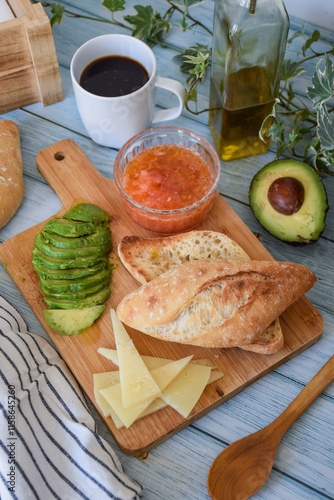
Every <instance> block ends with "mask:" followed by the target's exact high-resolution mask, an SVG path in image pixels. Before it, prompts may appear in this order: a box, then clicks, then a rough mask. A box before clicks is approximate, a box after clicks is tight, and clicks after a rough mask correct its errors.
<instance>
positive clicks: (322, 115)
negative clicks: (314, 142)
mask: <svg viewBox="0 0 334 500" xmlns="http://www.w3.org/2000/svg"><path fill="white" fill-rule="evenodd" d="M318 136H319V139H320V142H321V147H322V149H323V150H324V151H333V150H334V122H333V120H332V119H331V117H330V116H329V113H328V111H327V108H326V107H325V105H322V106H321V107H320V108H319V110H318Z"/></svg>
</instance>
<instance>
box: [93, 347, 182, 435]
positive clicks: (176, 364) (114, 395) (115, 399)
mask: <svg viewBox="0 0 334 500" xmlns="http://www.w3.org/2000/svg"><path fill="white" fill-rule="evenodd" d="M191 358H192V356H188V357H186V358H182V359H178V360H176V361H172V362H171V363H169V364H168V365H164V366H161V367H159V368H156V369H155V370H152V372H151V375H152V377H153V378H154V380H155V381H156V382H157V384H158V386H159V387H160V390H163V389H165V388H166V387H167V386H168V385H169V384H170V383H171V382H172V381H173V380H174V379H175V378H176V377H177V376H178V375H179V374H180V373H181V372H182V371H183V370H184V369H185V367H186V365H187V364H188V363H189V361H190V360H191ZM100 393H101V395H102V396H103V397H104V398H105V399H106V401H107V402H108V404H109V405H110V407H111V408H112V409H113V410H114V412H115V413H116V415H117V417H118V418H119V419H120V420H121V421H122V422H123V424H124V425H125V427H130V425H131V424H133V422H135V420H137V419H138V417H139V415H141V414H142V413H143V412H144V411H145V410H146V408H148V407H149V406H150V404H151V403H152V401H153V399H151V400H146V401H142V402H140V403H136V404H133V405H131V406H128V407H124V405H123V399H122V382H121V383H120V384H116V385H113V386H111V387H107V388H105V389H102V390H101V391H100Z"/></svg>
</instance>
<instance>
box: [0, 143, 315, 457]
mask: <svg viewBox="0 0 334 500" xmlns="http://www.w3.org/2000/svg"><path fill="white" fill-rule="evenodd" d="M36 162H37V166H38V169H39V171H40V173H41V174H42V175H43V177H44V178H45V180H46V181H47V183H48V184H49V185H50V187H51V188H52V189H53V190H54V191H55V193H56V194H57V196H58V197H59V199H60V201H61V203H62V208H61V210H60V211H59V213H58V214H55V215H61V214H63V213H64V212H65V211H67V210H68V209H69V208H70V207H71V206H72V205H73V203H75V202H77V201H78V200H80V201H86V202H90V203H95V204H97V205H99V206H100V207H101V208H103V209H104V210H106V211H107V212H108V213H109V215H110V218H111V222H110V228H111V231H112V241H113V253H112V255H111V259H112V260H113V262H114V263H115V264H116V269H115V270H114V271H113V275H112V283H111V297H110V299H109V300H108V301H107V303H106V310H105V311H104V313H103V314H102V316H101V317H100V319H99V320H98V321H97V322H96V323H95V324H94V325H93V326H92V327H91V328H89V329H88V330H86V331H85V332H83V333H82V334H80V335H78V336H76V337H66V336H62V335H59V334H57V333H56V332H55V331H54V330H52V329H51V328H50V327H49V326H48V325H47V323H46V321H45V319H44V313H43V310H44V309H46V307H45V304H44V302H43V296H42V293H41V291H40V289H39V286H38V277H37V274H36V273H35V271H34V269H33V267H32V263H31V251H32V247H33V241H34V237H35V235H36V234H37V233H38V232H39V231H40V230H41V229H42V227H43V225H44V223H45V221H43V222H42V223H40V224H38V225H36V226H34V227H32V228H30V229H28V230H26V231H24V232H22V233H20V234H18V235H16V236H14V237H12V238H10V239H8V240H7V241H5V242H4V243H3V244H2V245H1V246H0V259H1V262H2V264H3V265H4V267H5V268H6V270H7V271H8V273H9V274H10V276H11V277H12V279H13V281H14V282H15V284H16V286H17V287H18V289H19V290H20V292H21V293H22V295H23V296H24V297H25V299H26V300H27V302H28V303H29V305H30V307H31V309H32V310H33V312H34V314H35V315H36V317H37V318H38V319H39V321H40V323H41V324H42V326H43V328H44V329H45V331H46V332H47V333H48V335H49V337H50V339H51V340H52V342H53V343H54V345H55V346H56V347H57V349H58V350H59V352H60V354H61V356H62V357H63V358H64V360H65V361H66V363H67V364H68V366H69V368H70V369H71V371H72V372H73V374H74V376H75V377H76V379H77V380H78V382H79V384H80V385H81V387H82V388H83V390H84V391H85V393H86V394H87V396H88V397H89V398H90V400H91V401H92V403H93V404H95V402H94V395H93V376H92V375H93V373H97V372H103V371H108V370H114V369H116V367H115V366H114V365H113V364H112V363H111V362H110V361H108V360H105V359H104V358H103V357H102V356H100V355H99V354H98V353H97V349H98V348H99V347H111V348H114V347H115V343H114V338H113V333H112V327H111V319H110V314H109V309H110V308H111V307H113V308H115V307H116V306H117V304H118V303H119V301H120V300H121V299H122V298H123V297H124V295H126V294H127V293H129V292H131V291H132V290H134V289H135V288H136V287H138V283H137V282H136V281H135V280H134V279H133V278H132V277H131V276H130V275H129V273H128V272H127V271H126V269H125V268H124V267H123V265H122V264H121V262H120V261H119V259H118V256H117V245H118V243H119V241H120V240H121V238H122V237H123V236H126V235H142V236H152V233H149V232H148V231H145V230H143V229H141V228H140V227H139V226H138V225H136V224H135V223H134V222H133V221H131V220H130V219H129V217H128V216H127V214H126V213H125V211H124V209H123V205H122V201H121V199H120V197H119V194H118V191H117V188H116V185H115V182H114V181H113V180H111V179H106V178H105V177H104V176H103V175H102V174H101V173H99V172H98V171H97V170H96V169H95V167H94V166H93V165H92V163H91V162H90V161H89V159H88V158H87V157H86V155H85V154H84V152H83V151H82V150H81V149H80V148H79V146H77V144H76V143H75V142H73V141H71V140H63V141H60V142H58V143H56V144H53V145H52V146H49V147H47V148H46V149H44V150H42V151H41V152H40V153H39V154H38V155H37V157H36ZM199 228H200V229H211V230H215V231H220V232H223V233H226V234H227V235H228V236H230V237H231V238H233V239H234V240H235V241H236V242H237V243H239V245H241V246H242V247H243V248H244V249H245V251H246V252H247V253H248V254H249V255H250V257H251V258H252V259H258V260H269V259H272V257H271V255H270V254H269V252H268V251H267V250H266V249H265V248H264V247H263V245H262V244H261V242H260V241H259V240H258V239H257V238H256V236H255V235H254V234H253V233H252V232H251V231H250V230H249V229H248V228H247V226H246V225H245V224H244V223H243V222H242V220H241V219H240V218H239V217H238V215H237V214H236V213H235V212H234V211H233V210H232V208H231V207H230V206H229V205H228V204H227V203H226V201H225V200H224V199H223V198H222V197H221V196H220V195H219V194H218V193H217V195H216V198H215V201H214V205H213V208H212V211H211V212H210V214H209V216H208V217H207V219H206V220H205V221H204V222H203V223H202V224H201V226H199ZM281 324H282V330H283V334H284V339H285V345H284V348H283V349H282V350H281V351H280V352H279V353H276V354H273V355H269V356H268V355H267V356H266V355H260V354H254V353H251V352H246V351H242V350H240V349H237V348H233V349H206V348H200V347H193V346H185V345H179V344H176V343H167V342H163V341H160V340H156V339H153V338H151V337H149V336H146V335H144V334H142V333H140V332H138V331H135V330H131V329H128V331H129V334H130V335H131V337H132V339H133V341H134V343H135V345H136V347H137V349H138V351H139V352H140V353H141V354H148V355H153V356H161V357H166V358H167V357H170V358H171V359H177V358H180V357H183V356H187V355H189V354H193V355H194V358H210V359H212V360H213V361H214V363H215V365H216V366H217V368H218V369H219V370H221V371H223V372H224V374H225V377H224V378H223V379H221V380H218V381H216V382H214V383H213V384H211V385H210V386H208V387H207V388H206V389H205V392H204V393H203V395H202V397H201V399H200V401H199V402H198V403H197V405H196V407H195V408H194V410H193V411H192V412H191V414H190V415H189V417H188V418H187V419H184V418H183V417H181V416H180V415H179V414H178V413H177V412H175V411H174V410H173V409H171V408H165V409H163V410H160V411H159V412H157V413H156V414H153V415H150V416H148V417H145V418H143V419H141V420H139V421H138V422H136V423H135V424H133V425H132V426H131V427H130V428H129V429H125V428H123V429H120V430H117V429H116V428H115V426H114V425H113V423H112V421H111V419H110V418H103V416H102V415H101V417H102V418H103V420H104V422H105V424H106V426H107V427H108V429H109V430H110V432H111V433H112V434H113V436H114V438H115V440H116V442H117V444H118V446H119V447H120V448H121V449H122V450H123V451H124V452H125V453H127V454H132V455H140V454H141V453H143V452H145V451H148V450H150V449H152V448H153V447H154V446H156V445H157V444H159V443H161V442H162V441H164V440H165V439H167V438H168V437H170V436H171V435H173V434H175V433H176V432H178V431H179V430H181V429H183V428H184V427H186V426H187V425H189V424H190V423H191V422H193V421H195V420H196V419H198V418H199V417H201V416H202V415H204V414H206V413H207V412H209V411H210V410H211V409H213V408H215V407H217V406H218V405H220V404H221V403H223V402H224V401H227V400H228V399H229V398H231V397H232V396H234V395H235V394H237V393H239V392H240V391H242V390H243V389H244V388H245V387H247V386H248V385H250V384H252V383H253V382H254V381H255V380H257V379H259V378H261V377H263V376H264V375H266V374H267V373H269V372H271V371H272V370H274V369H275V368H276V367H278V366H279V365H281V364H283V363H284V362H285V361H287V360H288V359H291V358H292V357H294V356H295V355H296V354H298V353H300V352H301V351H303V350H305V349H306V348H307V347H309V346H310V345H312V344H314V343H315V342H316V341H317V340H319V338H320V336H321V333H322V330H323V320H322V317H321V315H320V313H319V312H318V310H317V309H316V308H315V307H314V306H313V305H312V303H311V302H310V301H309V300H308V299H307V298H306V297H305V296H304V297H301V298H300V299H299V300H298V301H297V302H296V303H294V304H292V305H291V306H290V307H289V308H288V309H287V310H286V311H285V312H284V314H283V315H282V316H281ZM97 410H98V408H97Z"/></svg>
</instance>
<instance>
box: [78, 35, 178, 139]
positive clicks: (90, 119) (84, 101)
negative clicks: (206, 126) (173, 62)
mask: <svg viewBox="0 0 334 500" xmlns="http://www.w3.org/2000/svg"><path fill="white" fill-rule="evenodd" d="M111 55H115V56H125V57H129V58H131V59H134V60H135V61H137V62H139V63H140V64H141V65H142V66H144V68H146V71H147V72H148V75H149V80H148V81H147V82H146V84H145V85H144V86H143V87H141V88H140V89H138V90H136V91H134V92H132V93H131V94H127V95H122V96H119V97H103V96H99V95H95V94H92V93H90V92H88V91H87V90H85V89H84V88H82V87H81V86H80V84H79V80H80V76H81V74H82V72H83V70H84V69H85V68H86V67H87V66H88V65H89V64H90V63H91V62H93V61H95V60H96V59H99V58H101V57H105V56H111ZM71 78H72V85H73V89H74V95H75V99H76V103H77V107H78V110H79V114H80V117H81V119H82V122H83V124H84V126H85V128H86V130H87V132H88V134H89V136H90V137H91V138H92V139H93V141H95V142H96V143H97V144H101V145H102V146H108V147H113V148H120V147H121V146H122V145H123V144H124V143H125V142H126V141H127V140H128V139H130V138H131V137H133V136H134V135H135V134H137V133H138V132H141V131H143V130H145V129H146V128H148V126H149V125H150V124H151V123H157V122H164V121H167V120H173V119H175V118H177V117H178V116H180V114H181V113H182V110H183V106H184V100H185V90H184V87H183V85H182V84H181V83H180V82H178V81H176V80H172V79H171V78H165V77H161V76H158V75H157V63H156V59H155V56H154V53H153V51H152V50H151V49H150V47H149V46H148V45H146V43H144V42H142V41H141V40H138V38H134V37H132V36H129V35H117V34H111V35H102V36H98V37H96V38H93V39H91V40H89V41H88V42H86V43H84V44H83V45H81V47H79V49H78V50H77V51H76V52H75V54H74V56H73V58H72V61H71ZM156 87H161V88H163V89H167V90H170V91H171V92H172V93H173V94H175V95H176V96H177V97H178V100H179V103H178V106H175V107H172V108H169V109H163V110H155V98H156V97H155V94H156Z"/></svg>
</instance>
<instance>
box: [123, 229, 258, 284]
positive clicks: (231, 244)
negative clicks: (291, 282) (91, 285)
mask: <svg viewBox="0 0 334 500" xmlns="http://www.w3.org/2000/svg"><path fill="white" fill-rule="evenodd" d="M118 255H119V257H120V259H121V261H122V263H123V264H124V266H125V267H126V269H127V270H128V271H129V272H130V273H131V274H132V276H133V277H134V278H135V279H136V280H137V281H139V283H141V284H142V285H143V284H144V283H147V282H148V281H151V280H152V279H154V278H156V277H157V276H160V274H162V273H164V272H165V271H168V270H169V269H172V268H173V267H175V266H178V265H180V264H183V263H184V262H188V261H191V260H198V259H209V258H215V259H219V258H223V259H241V260H249V257H248V255H247V253H246V252H245V251H244V250H243V249H242V248H241V247H240V246H239V245H238V244H237V243H236V242H235V241H233V240H231V239H230V238H229V237H228V236H226V235H225V234H222V233H218V232H215V231H190V232H189V233H182V234H177V235H173V236H166V237H159V238H141V237H140V236H125V237H124V238H123V239H122V241H121V242H120V243H119V245H118Z"/></svg>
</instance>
